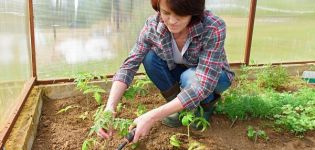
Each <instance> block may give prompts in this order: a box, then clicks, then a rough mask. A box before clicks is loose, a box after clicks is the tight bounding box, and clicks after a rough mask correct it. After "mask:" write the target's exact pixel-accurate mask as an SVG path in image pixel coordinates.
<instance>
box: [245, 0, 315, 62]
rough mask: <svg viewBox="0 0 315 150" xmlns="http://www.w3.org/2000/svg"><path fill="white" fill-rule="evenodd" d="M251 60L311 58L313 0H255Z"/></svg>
mask: <svg viewBox="0 0 315 150" xmlns="http://www.w3.org/2000/svg"><path fill="white" fill-rule="evenodd" d="M251 60H253V61H254V62H255V63H278V62H296V61H314V60H315V1H314V0H276V1H275V0H261V1H258V2H257V13H256V20H255V27H254V35H253V44H252V52H251Z"/></svg>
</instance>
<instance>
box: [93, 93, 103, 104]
mask: <svg viewBox="0 0 315 150" xmlns="http://www.w3.org/2000/svg"><path fill="white" fill-rule="evenodd" d="M93 97H94V99H95V100H96V102H97V104H98V105H101V104H102V96H101V94H100V93H98V92H95V93H94V94H93Z"/></svg>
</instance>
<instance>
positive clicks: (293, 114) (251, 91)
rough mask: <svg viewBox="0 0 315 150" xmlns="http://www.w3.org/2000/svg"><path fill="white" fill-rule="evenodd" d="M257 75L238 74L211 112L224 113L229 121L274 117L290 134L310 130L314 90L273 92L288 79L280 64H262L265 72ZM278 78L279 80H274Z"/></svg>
mask: <svg viewBox="0 0 315 150" xmlns="http://www.w3.org/2000/svg"><path fill="white" fill-rule="evenodd" d="M248 70H250V69H249V68H246V67H244V68H243V72H245V73H248ZM257 76H258V77H259V78H258V80H256V81H250V80H247V79H246V78H247V77H248V75H246V74H244V75H241V77H239V79H238V80H239V81H240V82H238V84H237V85H236V87H235V88H232V89H229V90H228V91H227V92H225V93H224V101H220V102H219V103H218V105H217V107H216V110H215V112H216V113H219V114H226V115H228V117H229V118H230V119H232V120H234V119H235V118H238V119H248V118H265V119H271V120H275V122H276V123H277V124H278V125H281V126H283V127H286V128H287V129H289V130H290V131H291V132H294V133H304V132H305V131H308V130H314V128H315V127H314V125H313V124H312V121H313V122H314V119H313V120H312V117H314V115H313V116H312V115H311V114H312V111H313V110H312V107H313V106H312V103H313V102H314V101H315V89H312V88H306V87H303V88H301V89H299V90H298V91H296V92H294V93H291V92H290V91H288V92H282V93H279V92H277V91H275V89H276V88H279V87H281V86H283V85H284V83H285V82H288V81H286V80H287V78H288V77H287V71H286V70H284V68H282V67H266V71H264V70H263V71H262V72H261V73H258V74H257ZM278 78H279V81H274V80H278ZM270 83H272V84H270ZM258 85H264V86H258ZM310 106H312V107H310ZM313 108H314V107H313Z"/></svg>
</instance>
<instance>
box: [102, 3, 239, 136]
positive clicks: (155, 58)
mask: <svg viewBox="0 0 315 150" xmlns="http://www.w3.org/2000/svg"><path fill="white" fill-rule="evenodd" d="M151 4H152V7H153V8H154V10H156V11H157V14H156V15H154V16H151V17H149V18H148V19H147V21H146V23H145V25H144V27H143V29H142V31H141V33H140V35H139V38H138V40H137V42H136V44H135V46H134V47H133V49H132V51H131V52H130V54H129V56H128V58H127V59H126V60H125V62H124V63H123V64H122V66H121V67H120V70H119V71H118V72H117V73H116V74H115V76H114V78H113V85H112V88H111V91H110V94H109V98H108V102H107V105H106V108H105V110H107V111H112V112H115V108H116V106H117V103H118V101H119V99H120V98H121V97H122V95H123V93H124V91H125V90H126V89H127V87H128V86H129V85H130V83H131V82H132V80H133V77H134V74H135V73H136V71H137V70H138V68H139V66H140V64H141V63H143V65H144V68H145V71H146V73H147V75H148V76H149V78H150V79H151V80H152V82H153V83H154V84H155V85H156V86H157V88H159V89H160V91H161V93H162V95H163V97H164V98H165V99H166V100H167V101H168V103H166V104H164V105H162V106H160V107H159V108H156V109H153V110H151V111H148V112H147V113H145V114H143V115H141V116H139V117H138V118H136V119H135V120H134V123H135V124H136V127H137V128H136V132H135V136H134V140H133V142H137V141H138V140H139V138H143V137H144V136H145V135H147V134H148V133H149V130H150V129H151V127H152V126H153V124H154V123H155V122H157V121H159V120H163V121H162V123H163V124H165V125H167V126H170V127H178V126H180V125H181V124H180V122H179V120H178V112H179V111H181V110H183V109H190V110H191V109H195V108H197V107H198V106H200V105H201V106H202V107H203V108H204V111H205V113H204V114H205V116H204V117H205V118H206V119H209V116H210V114H211V108H212V105H213V101H215V100H216V98H217V97H218V96H217V95H219V94H220V93H222V92H223V91H225V90H226V89H227V88H228V87H229V86H230V85H231V82H232V80H233V77H234V73H233V72H232V71H231V70H230V67H229V64H228V62H227V58H226V54H225V50H224V40H225V35H226V32H225V31H226V29H225V23H224V21H223V20H221V19H220V18H219V17H217V16H215V15H214V14H212V13H211V12H210V11H207V10H204V9H205V0H151ZM99 135H101V136H103V137H105V138H108V137H109V136H110V135H111V133H106V132H104V130H101V131H99Z"/></svg>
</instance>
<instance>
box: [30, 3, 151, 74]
mask: <svg viewBox="0 0 315 150" xmlns="http://www.w3.org/2000/svg"><path fill="white" fill-rule="evenodd" d="M152 14H154V11H153V9H152V8H151V5H150V1H148V0H72V1H69V0H34V16H35V39H36V52H37V53H36V57H37V66H38V76H39V79H56V78H65V77H66V78H68V77H72V76H73V75H74V74H77V73H78V72H94V73H98V74H101V75H107V74H114V73H115V72H116V71H117V70H118V68H119V67H120V65H121V64H122V62H123V61H124V59H125V58H126V56H127V55H128V53H129V51H130V49H131V48H132V46H133V45H134V43H135V41H136V39H137V36H138V34H139V32H140V30H141V28H142V27H143V25H144V23H145V20H146V18H147V17H148V16H150V15H152Z"/></svg>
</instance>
